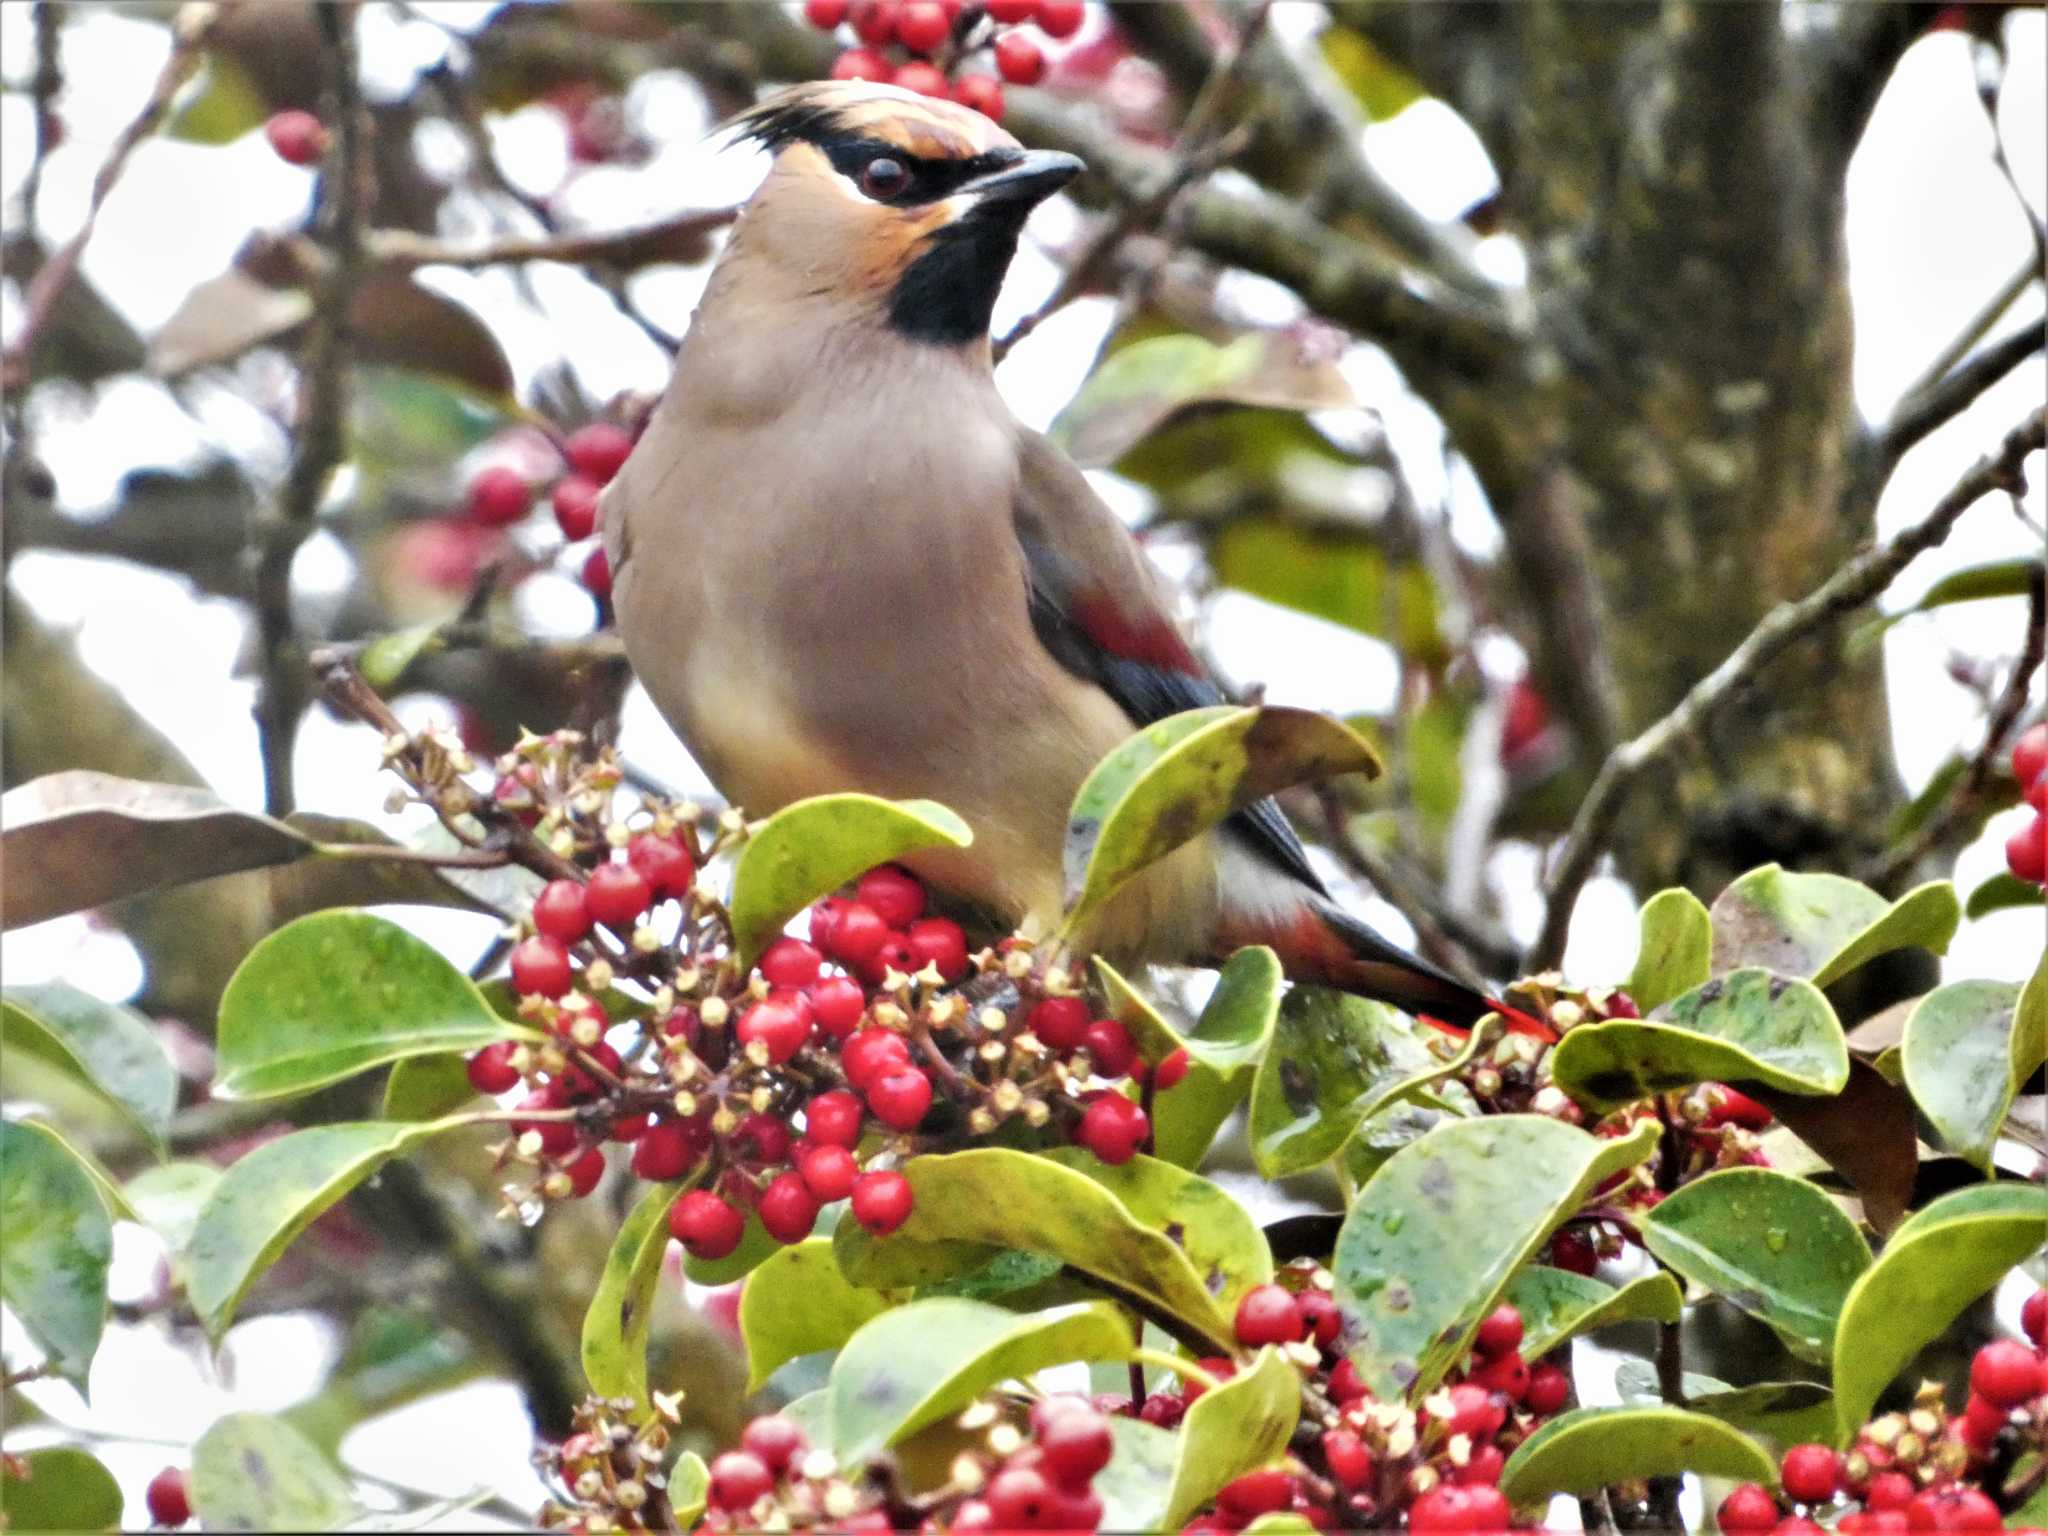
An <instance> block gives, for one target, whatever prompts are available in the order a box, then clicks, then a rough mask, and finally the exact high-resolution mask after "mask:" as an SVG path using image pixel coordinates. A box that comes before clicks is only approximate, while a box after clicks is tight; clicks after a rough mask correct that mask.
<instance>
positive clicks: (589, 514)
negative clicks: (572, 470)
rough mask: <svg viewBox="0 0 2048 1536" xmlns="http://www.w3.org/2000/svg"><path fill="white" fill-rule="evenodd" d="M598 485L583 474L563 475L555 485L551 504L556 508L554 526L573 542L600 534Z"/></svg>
mask: <svg viewBox="0 0 2048 1536" xmlns="http://www.w3.org/2000/svg"><path fill="white" fill-rule="evenodd" d="M598 489H599V487H598V484H597V482H596V481H595V480H589V479H586V478H584V477H583V476H582V475H564V476H562V478H561V479H559V480H557V481H556V482H555V489H554V491H553V493H552V494H551V495H550V496H549V497H548V504H549V505H550V506H552V507H553V508H554V509H555V523H556V525H557V526H558V527H560V528H561V530H562V537H563V538H565V539H568V540H569V541H570V542H571V543H574V542H575V541H576V540H578V539H587V538H589V537H590V536H591V534H593V533H595V532H596V531H597V493H598Z"/></svg>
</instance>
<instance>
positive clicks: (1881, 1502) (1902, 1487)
mask: <svg viewBox="0 0 2048 1536" xmlns="http://www.w3.org/2000/svg"><path fill="white" fill-rule="evenodd" d="M1912 1499H1913V1479H1912V1478H1910V1477H1908V1476H1906V1474H1905V1473H1903V1472H1875V1473H1872V1474H1871V1478H1870V1485H1869V1486H1868V1487H1867V1488H1865V1489H1864V1490H1863V1507H1864V1508H1865V1509H1875V1510H1893V1509H1904V1508H1905V1507H1906V1506H1907V1505H1908V1504H1909V1503H1911V1502H1912Z"/></svg>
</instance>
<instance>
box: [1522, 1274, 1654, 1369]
mask: <svg viewBox="0 0 2048 1536" xmlns="http://www.w3.org/2000/svg"><path fill="white" fill-rule="evenodd" d="M1504 1299H1505V1300H1507V1301H1509V1302H1511V1303H1513V1305H1514V1308H1515V1310H1516V1311H1518V1312H1520V1313H1521V1314H1522V1330H1523V1332H1522V1355H1523V1358H1525V1359H1529V1360H1540V1359H1541V1358H1542V1357H1543V1356H1545V1355H1547V1354H1549V1353H1550V1352H1551V1351H1552V1350H1553V1349H1555V1348H1557V1346H1558V1345H1560V1344H1562V1343H1564V1342H1565V1340H1567V1339H1573V1338H1577V1337H1578V1336H1579V1335H1580V1334H1582V1333H1592V1332H1594V1331H1596V1330H1597V1329H1601V1328H1605V1327H1606V1326H1607V1325H1608V1324H1609V1323H1626V1322H1637V1321H1649V1322H1657V1323H1675V1322H1677V1321H1678V1315H1679V1312H1680V1310H1681V1309H1682V1308H1683V1307H1684V1305H1685V1296H1684V1293H1683V1292H1681V1291H1680V1290H1679V1288H1678V1282H1677V1281H1676V1280H1674V1279H1672V1278H1671V1276H1670V1275H1668V1274H1666V1273H1665V1272H1664V1271H1663V1270H1661V1269H1660V1270H1658V1271H1657V1272H1656V1273H1655V1274H1653V1275H1643V1276H1640V1277H1639V1278H1637V1279H1634V1280H1631V1281H1629V1282H1628V1284H1626V1285H1623V1286H1612V1285H1608V1284H1607V1283H1606V1282H1605V1281H1601V1280H1595V1279H1594V1278H1593V1277H1592V1276H1590V1275H1575V1274H1573V1273H1572V1272H1571V1271H1570V1270H1564V1269H1552V1268H1550V1267H1549V1266H1548V1265H1545V1264H1528V1265H1524V1266H1523V1267H1522V1268H1521V1269H1518V1270H1516V1271H1515V1275H1514V1278H1513V1279H1512V1280H1510V1281H1508V1286H1507V1290H1506V1292H1505V1293H1504Z"/></svg>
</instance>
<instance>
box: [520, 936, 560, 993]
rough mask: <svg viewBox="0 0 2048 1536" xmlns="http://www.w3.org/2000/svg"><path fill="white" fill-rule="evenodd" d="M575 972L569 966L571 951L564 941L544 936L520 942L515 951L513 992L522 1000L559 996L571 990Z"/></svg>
mask: <svg viewBox="0 0 2048 1536" xmlns="http://www.w3.org/2000/svg"><path fill="white" fill-rule="evenodd" d="M574 979H575V972H573V971H572V970H571V969H570V967H569V951H568V950H566V949H564V948H563V947H562V945H561V942H560V941H559V940H556V939H550V938H548V937H546V936H545V935H543V934H538V933H537V934H535V935H534V936H533V937H532V938H530V939H521V940H520V941H519V943H518V944H516V945H515V946H513V950H512V990H513V991H514V992H517V993H518V994H519V995H520V996H521V997H525V996H527V995H528V994H530V993H538V994H539V995H540V996H542V997H560V996H562V994H563V993H565V992H567V991H568V990H569V986H570V983H571V982H572V981H573V980H574Z"/></svg>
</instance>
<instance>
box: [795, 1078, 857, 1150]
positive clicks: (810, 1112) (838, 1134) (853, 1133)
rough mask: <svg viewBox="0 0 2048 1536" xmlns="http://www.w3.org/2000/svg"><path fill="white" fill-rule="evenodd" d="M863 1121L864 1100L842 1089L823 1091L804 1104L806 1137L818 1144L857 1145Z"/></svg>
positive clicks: (829, 1145)
mask: <svg viewBox="0 0 2048 1536" xmlns="http://www.w3.org/2000/svg"><path fill="white" fill-rule="evenodd" d="M860 1122H861V1108H860V1100H858V1099H856V1098H855V1097H854V1096H853V1095H852V1094H850V1093H847V1092H845V1091H843V1090H841V1089H837V1088H835V1089H833V1090H832V1091H831V1092H830V1093H821V1094H819V1095H818V1096H817V1097H816V1098H814V1099H812V1100H811V1101H810V1102H809V1103H808V1104H806V1105H804V1139H805V1140H806V1141H808V1142H810V1143H811V1144H812V1145H814V1146H820V1147H853V1146H857V1145H858V1144H859V1142H860Z"/></svg>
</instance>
